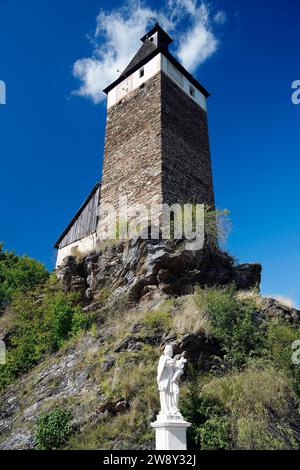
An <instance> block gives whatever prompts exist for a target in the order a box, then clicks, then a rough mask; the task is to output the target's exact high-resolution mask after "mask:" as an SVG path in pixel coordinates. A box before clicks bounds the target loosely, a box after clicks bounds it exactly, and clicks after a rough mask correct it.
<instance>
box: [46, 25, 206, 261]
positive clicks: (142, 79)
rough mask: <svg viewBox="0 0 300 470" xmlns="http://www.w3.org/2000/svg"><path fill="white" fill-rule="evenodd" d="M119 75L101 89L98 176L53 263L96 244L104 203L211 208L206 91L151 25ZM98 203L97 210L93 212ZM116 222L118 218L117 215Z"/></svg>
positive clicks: (168, 41) (60, 241)
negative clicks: (102, 115)
mask: <svg viewBox="0 0 300 470" xmlns="http://www.w3.org/2000/svg"><path fill="white" fill-rule="evenodd" d="M141 41H142V43H143V44H142V46H141V48H140V49H139V51H138V52H137V54H136V55H135V56H134V57H133V59H132V60H131V62H130V63H129V65H128V66H127V67H126V69H125V70H124V72H123V73H122V74H121V75H120V77H119V78H118V79H117V80H116V81H114V82H113V83H112V84H111V85H109V86H108V87H107V88H106V89H105V90H104V91H105V93H106V94H107V122H106V138H105V151H104V164H103V176H102V182H101V184H99V183H98V184H97V185H96V186H95V187H94V188H93V190H92V191H91V193H90V194H89V196H88V197H87V199H86V200H85V202H84V203H83V205H82V206H81V208H80V209H79V210H78V212H77V213H76V215H75V216H74V217H73V219H72V220H71V221H70V223H69V224H68V226H67V227H66V229H65V230H64V231H63V233H62V234H61V236H60V237H59V239H58V240H57V242H56V244H55V247H56V248H57V249H58V258H57V265H59V264H60V263H61V262H62V260H63V259H64V258H65V257H67V256H69V255H70V254H71V255H74V254H75V255H77V254H78V253H79V254H80V255H81V256H82V255H83V254H84V253H87V252H90V251H92V250H96V249H97V246H98V245H97V240H98V239H100V240H101V238H102V236H101V234H102V233H103V232H105V228H104V227H105V225H106V220H105V218H106V214H105V210H104V209H103V208H104V207H105V206H106V204H110V205H111V206H113V207H114V208H115V209H116V210H117V211H118V208H119V198H120V196H127V199H128V205H129V206H132V205H135V206H140V205H143V206H147V208H149V207H150V206H152V205H153V204H155V205H158V206H159V207H160V206H161V204H163V203H167V204H170V205H172V204H176V203H180V204H182V203H191V202H193V203H194V202H196V203H199V204H206V205H208V206H211V207H214V192H213V181H212V171H211V162H210V152H209V139H208V127H207V114H206V99H207V97H208V96H209V93H208V92H207V91H206V90H205V89H204V88H203V86H202V85H201V84H200V83H199V82H198V81H197V80H196V79H195V78H194V77H193V76H192V75H191V74H190V73H189V72H188V71H187V70H186V69H185V68H184V67H183V66H182V65H181V64H180V63H179V62H178V61H177V60H176V59H175V58H174V57H173V56H172V54H171V53H170V52H169V45H170V44H171V42H172V39H171V38H170V37H169V36H168V34H167V33H166V32H165V31H164V30H163V29H162V28H161V27H160V26H159V25H158V24H156V25H155V26H154V28H152V29H151V31H149V32H148V33H147V34H146V35H145V36H144V37H142V39H141ZM99 206H100V210H99ZM119 220H120V219H119Z"/></svg>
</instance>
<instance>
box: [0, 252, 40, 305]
mask: <svg viewBox="0 0 300 470" xmlns="http://www.w3.org/2000/svg"><path fill="white" fill-rule="evenodd" d="M48 277H49V273H48V271H47V270H46V268H45V267H44V265H43V264H41V263H39V262H38V261H36V260H34V259H32V258H29V257H28V256H16V255H15V254H14V252H13V251H12V252H8V251H4V250H3V244H2V243H0V312H1V309H3V308H4V307H5V305H7V304H8V303H9V302H10V301H11V300H12V298H13V297H14V295H15V294H16V293H18V292H26V291H27V290H29V289H32V288H34V287H36V286H38V285H41V284H43V283H44V282H45V281H46V280H47V279H48Z"/></svg>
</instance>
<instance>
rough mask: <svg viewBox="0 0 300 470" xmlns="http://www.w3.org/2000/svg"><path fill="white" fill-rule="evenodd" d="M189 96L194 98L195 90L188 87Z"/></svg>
mask: <svg viewBox="0 0 300 470" xmlns="http://www.w3.org/2000/svg"><path fill="white" fill-rule="evenodd" d="M190 95H191V96H192V97H193V98H195V88H194V87H192V86H191V85H190Z"/></svg>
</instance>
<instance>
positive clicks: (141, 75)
mask: <svg viewBox="0 0 300 470" xmlns="http://www.w3.org/2000/svg"><path fill="white" fill-rule="evenodd" d="M144 75H145V70H144V67H143V68H142V69H140V78H143V76H144Z"/></svg>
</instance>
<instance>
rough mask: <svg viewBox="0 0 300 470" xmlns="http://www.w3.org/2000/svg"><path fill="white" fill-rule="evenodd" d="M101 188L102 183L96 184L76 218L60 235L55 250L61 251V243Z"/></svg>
mask: <svg viewBox="0 0 300 470" xmlns="http://www.w3.org/2000/svg"><path fill="white" fill-rule="evenodd" d="M100 186H101V183H96V184H95V186H94V187H93V189H92V191H91V192H90V194H89V195H88V197H87V198H86V199H85V201H84V203H83V204H82V205H81V207H80V208H79V209H78V211H77V212H76V214H75V215H74V217H73V218H72V220H71V221H70V223H69V224H68V225H67V227H66V228H65V230H64V231H63V233H62V234H61V235H60V237H59V239H58V240H57V241H56V242H55V244H54V248H56V249H59V244H60V242H61V241H62V240H63V239H64V237H65V236H66V235H67V233H68V231H69V230H70V228H71V227H72V225H73V224H74V222H75V221H76V220H77V219H78V217H79V216H80V214H81V213H82V211H83V210H84V208H85V207H86V206H87V204H88V203H89V202H90V200H91V199H92V197H93V196H94V194H95V192H96V191H97V189H98V188H99V187H100Z"/></svg>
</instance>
